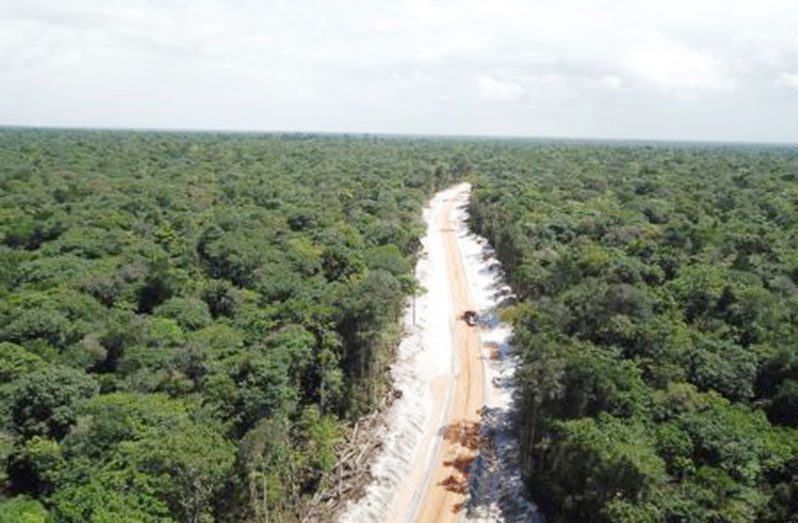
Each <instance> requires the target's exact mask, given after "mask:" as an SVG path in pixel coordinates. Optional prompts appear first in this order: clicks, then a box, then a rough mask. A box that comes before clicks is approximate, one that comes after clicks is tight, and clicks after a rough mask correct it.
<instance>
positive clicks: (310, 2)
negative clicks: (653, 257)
mask: <svg viewBox="0 0 798 523" xmlns="http://www.w3.org/2000/svg"><path fill="white" fill-rule="evenodd" d="M796 25H798V3H796V2H794V1H793V0H758V1H757V2H750V1H745V0H650V1H647V2H639V1H635V0H562V1H558V2H552V1H550V0H492V1H491V2H483V1H479V0H328V1H321V0H270V1H268V2H262V1H258V0H192V1H189V0H126V1H124V2H122V1H107V2H97V1H96V0H0V124H29V125H81V126H114V127H120V126H121V127H125V126H143V127H180V128H195V127H196V128H207V127H211V128H222V129H240V128H250V129H266V130H311V131H312V130H317V131H354V132H370V131H386V132H442V133H452V134H468V133H473V134H485V133H486V132H495V133H497V134H523V135H561V136H608V137H613V136H626V137H672V138H686V137H694V138H695V137H698V138H700V137H705V138H707V139H720V138H734V137H745V138H748V139H785V138H788V139H791V140H798V135H796V131H795V130H794V129H792V128H791V127H790V126H789V123H788V122H789V121H792V120H794V119H795V118H798V107H796V106H795V105H789V104H792V103H794V98H790V97H785V96H784V93H783V88H784V87H795V83H796V80H795V76H796V73H794V72H791V71H798V39H796V38H795V36H794V35H795V27H796ZM618 93H622V94H623V95H622V96H619V95H618ZM532 99H534V104H532V103H530V101H531V100H532ZM785 114H788V115H791V116H793V118H791V119H790V118H784V115H785ZM643 115H645V117H643ZM771 116H772V119H773V120H774V122H770V121H769V118H771ZM730 118H734V125H730ZM766 121H767V122H768V125H766V124H764V123H762V122H766ZM654 122H656V125H655V124H654ZM685 133H692V134H689V136H687V135H686V134H685ZM733 133H737V134H733Z"/></svg>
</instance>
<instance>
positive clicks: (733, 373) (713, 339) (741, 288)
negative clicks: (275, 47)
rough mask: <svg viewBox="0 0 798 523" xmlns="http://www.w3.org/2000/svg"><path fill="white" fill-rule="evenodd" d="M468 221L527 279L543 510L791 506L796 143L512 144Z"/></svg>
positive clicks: (521, 326)
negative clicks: (746, 144)
mask: <svg viewBox="0 0 798 523" xmlns="http://www.w3.org/2000/svg"><path fill="white" fill-rule="evenodd" d="M482 160H483V161H482V163H481V164H480V166H479V171H480V173H479V174H480V175H481V177H480V180H479V182H478V183H477V185H476V187H475V191H474V194H473V196H472V201H471V212H472V224H473V226H474V227H475V229H476V230H477V231H478V232H480V233H482V234H484V235H485V236H486V237H487V238H488V239H489V240H490V241H491V242H492V244H493V245H494V247H495V248H496V250H497V254H498V256H499V258H500V260H501V262H502V264H503V265H504V268H505V269H506V271H507V274H508V277H509V279H510V280H511V283H512V286H513V287H514V289H515V290H516V292H517V294H518V296H519V302H518V304H517V305H516V306H515V307H514V308H513V309H512V310H511V311H510V312H509V313H508V315H509V317H510V319H511V320H512V322H513V324H514V338H515V341H514V343H515V345H516V347H517V349H518V351H519V355H520V359H521V367H520V369H519V371H518V379H517V399H518V403H519V419H518V430H519V435H520V438H521V445H522V454H523V468H524V471H525V474H526V477H527V481H528V484H529V487H530V490H531V493H532V497H533V498H534V499H535V500H536V501H538V503H539V504H540V505H541V507H542V508H543V510H544V513H545V514H546V515H547V516H548V519H549V520H550V521H553V522H559V521H581V522H610V521H612V522H621V521H624V522H655V521H667V522H677V521H679V522H681V521H684V522H687V521H690V522H744V521H766V522H776V521H798V149H796V148H788V147H781V148H779V147H771V148H764V147H753V146H745V147H731V146H684V145H683V146H678V147H677V146H668V145H664V144H660V145H657V146H644V145H636V146H631V145H622V144H621V145H616V146H608V145H589V144H586V145H557V144H549V145H545V144H543V145H540V144H539V145H520V144H516V145H507V146H506V147H504V148H503V149H502V150H501V151H500V153H499V154H496V155H495V156H494V157H492V158H483V159H482Z"/></svg>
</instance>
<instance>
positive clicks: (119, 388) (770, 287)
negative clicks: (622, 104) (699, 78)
mask: <svg viewBox="0 0 798 523" xmlns="http://www.w3.org/2000/svg"><path fill="white" fill-rule="evenodd" d="M466 179H467V180H470V181H472V182H473V183H474V190H473V194H472V199H471V202H470V212H471V226H472V228H473V229H474V230H475V231H476V232H478V233H480V234H482V235H484V236H485V237H487V238H488V239H489V240H490V242H491V243H492V245H493V246H494V247H495V249H496V252H497V255H498V257H499V258H500V260H501V262H502V264H503V267H504V269H505V271H506V273H507V276H508V280H509V282H510V284H511V285H512V287H513V290H514V291H515V293H516V295H517V296H518V298H519V300H518V301H517V303H516V304H515V305H512V306H510V307H508V308H507V309H506V310H505V311H504V312H503V314H505V316H506V318H507V319H508V320H509V321H511V322H512V324H513V328H514V341H513V343H514V345H515V347H516V350H517V351H518V355H519V358H520V361H521V364H520V369H519V371H518V374H517V377H516V392H517V398H516V400H517V405H518V409H517V412H518V419H517V420H516V422H517V423H516V425H517V427H516V429H517V433H518V435H519V438H520V440H521V446H522V451H523V452H522V454H523V457H522V461H523V469H524V472H525V478H526V481H527V483H528V486H529V491H530V496H531V498H532V499H534V500H535V501H536V502H537V503H538V504H539V505H540V507H541V509H542V511H543V512H544V514H545V515H546V517H547V519H548V520H549V521H553V522H565V521H585V522H655V521H656V522H659V521H663V522H681V521H697V522H744V521H765V522H776V521H798V149H796V148H790V147H776V146H773V147H754V146H720V145H687V144H664V143H661V144H644V143H578V142H563V141H532V140H488V139H448V138H440V139H431V138H412V137H404V138H401V137H373V136H345V135H339V136H332V135H331V136H324V135H303V134H289V135H277V134H219V133H161V132H127V131H124V132H123V131H113V132H112V131H74V130H34V129H27V130H25V129H0V202H2V205H0V522H6V521H9V522H12V521H13V522H16V521H29V522H39V521H40V522H44V521H59V522H75V523H77V522H103V523H105V522H134V521H135V522H139V521H145V522H146V521H158V522H166V521H180V522H192V523H195V522H209V521H220V522H226V521H227V522H232V521H255V520H258V521H260V520H263V519H264V517H265V516H266V514H267V513H268V515H269V518H270V520H274V521H295V520H297V519H299V518H301V515H302V513H303V510H304V508H305V507H306V505H307V503H308V502H309V500H310V499H311V498H312V496H313V495H314V493H316V492H318V491H319V490H320V489H323V488H328V487H329V481H330V479H329V476H328V472H329V471H330V469H331V467H332V466H333V465H334V463H335V460H336V455H335V446H336V444H337V442H338V441H339V440H340V438H341V437H342V434H343V433H344V432H345V431H346V430H347V429H348V427H350V426H351V424H352V423H353V422H354V421H355V420H357V419H358V418H359V417H360V416H362V415H364V414H366V413H370V412H372V411H373V409H374V408H375V405H377V403H378V402H379V401H380V399H381V398H382V397H383V396H384V395H385V394H386V393H387V392H388V391H389V387H390V384H389V383H388V381H387V378H386V369H387V367H388V365H389V364H390V362H391V359H392V355H393V351H394V347H395V346H396V343H397V340H398V338H399V337H400V336H401V330H400V325H399V321H398V320H399V317H400V312H401V310H402V306H403V303H404V300H405V298H406V297H407V296H409V295H410V294H411V293H414V292H418V291H419V290H420V289H419V288H418V284H417V282H416V281H415V278H414V276H413V266H414V262H415V260H416V257H417V256H418V255H419V238H420V236H421V235H422V234H423V232H424V231H423V222H422V220H421V211H422V208H423V206H424V205H425V203H426V202H427V200H428V199H429V198H430V196H431V195H432V194H433V193H434V192H435V190H437V189H439V188H443V187H445V186H447V185H449V184H451V183H454V182H455V181H462V180H466Z"/></svg>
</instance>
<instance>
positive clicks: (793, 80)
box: [776, 73, 798, 89]
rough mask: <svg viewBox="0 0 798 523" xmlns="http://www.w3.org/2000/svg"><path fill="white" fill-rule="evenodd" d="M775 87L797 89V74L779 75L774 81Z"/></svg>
mask: <svg viewBox="0 0 798 523" xmlns="http://www.w3.org/2000/svg"><path fill="white" fill-rule="evenodd" d="M776 85H782V86H784V87H792V88H793V89H798V73H781V74H780V75H779V77H778V79H776Z"/></svg>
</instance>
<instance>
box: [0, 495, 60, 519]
mask: <svg viewBox="0 0 798 523" xmlns="http://www.w3.org/2000/svg"><path fill="white" fill-rule="evenodd" d="M49 520H50V518H49V517H48V515H47V510H45V508H44V507H43V506H42V504H41V503H39V502H38V501H36V500H34V499H30V498H28V497H26V496H17V497H14V498H11V499H7V500H3V501H0V523H46V522H47V521H49Z"/></svg>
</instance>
